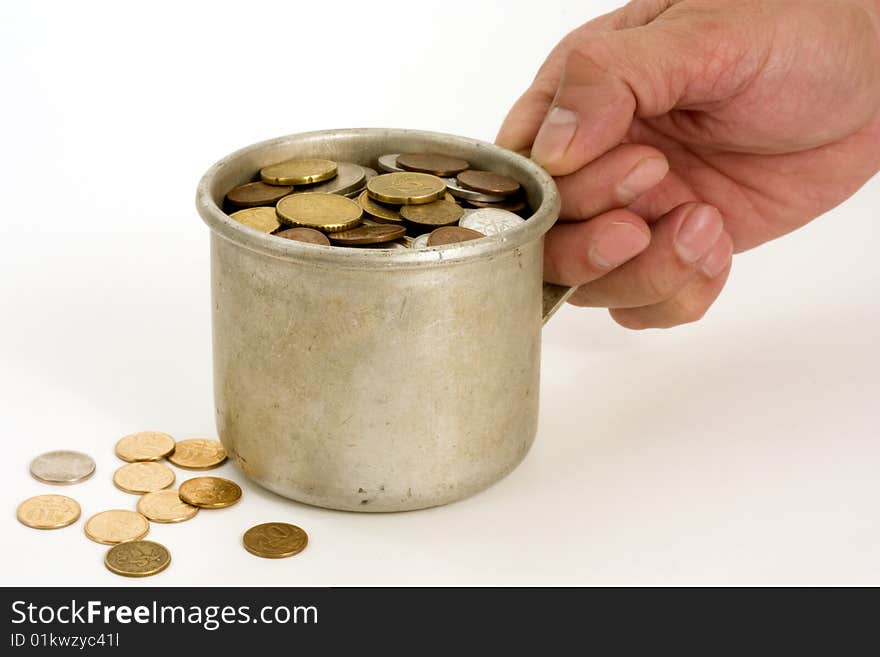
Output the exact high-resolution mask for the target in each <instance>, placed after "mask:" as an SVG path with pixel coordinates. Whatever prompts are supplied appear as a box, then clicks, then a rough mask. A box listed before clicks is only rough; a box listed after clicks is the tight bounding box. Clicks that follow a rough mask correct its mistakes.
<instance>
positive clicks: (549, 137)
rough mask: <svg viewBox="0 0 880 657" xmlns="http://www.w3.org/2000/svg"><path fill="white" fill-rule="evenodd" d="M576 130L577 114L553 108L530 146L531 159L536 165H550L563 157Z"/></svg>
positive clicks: (560, 108)
mask: <svg viewBox="0 0 880 657" xmlns="http://www.w3.org/2000/svg"><path fill="white" fill-rule="evenodd" d="M575 130H577V114H575V113H574V112H572V111H571V110H567V109H564V108H562V107H554V108H553V109H551V110H550V111H549V112H548V113H547V116H546V117H545V118H544V123H543V124H542V125H541V129H540V130H538V134H537V136H536V137H535V143H534V144H532V159H533V160H534V161H535V162H537V163H538V164H552V163H553V162H556V161H557V160H558V159H559V158H561V157H562V156H563V155H565V151H566V149H567V148H568V145H569V144H570V143H571V140H572V139H573V138H574V133H575Z"/></svg>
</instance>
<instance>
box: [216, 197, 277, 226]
mask: <svg viewBox="0 0 880 657" xmlns="http://www.w3.org/2000/svg"><path fill="white" fill-rule="evenodd" d="M282 198H283V197H282ZM229 216H230V217H232V218H233V219H235V220H236V221H237V222H238V223H240V224H244V225H245V226H247V227H248V228H253V229H254V230H258V231H260V232H261V233H272V232H274V231H276V230H278V229H279V228H281V222H280V221H278V215H277V214H275V208H269V207H265V206H260V207H258V208H245V209H244V210H239V211H238V212H233V213H232V214H231V215H229Z"/></svg>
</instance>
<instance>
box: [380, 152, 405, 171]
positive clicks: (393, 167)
mask: <svg viewBox="0 0 880 657" xmlns="http://www.w3.org/2000/svg"><path fill="white" fill-rule="evenodd" d="M398 155H400V153H388V154H387V155H381V156H380V157H379V168H380V169H382V171H385V172H386V173H392V172H394V171H406V169H402V168H401V167H399V166H397V156H398Z"/></svg>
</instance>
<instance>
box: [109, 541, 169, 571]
mask: <svg viewBox="0 0 880 657" xmlns="http://www.w3.org/2000/svg"><path fill="white" fill-rule="evenodd" d="M170 563H171V553H170V552H169V551H168V548H166V547H165V546H164V545H160V544H159V543H155V542H154V541H127V542H125V543H120V544H119V545H114V546H113V547H112V548H110V549H109V550H107V554H106V555H104V565H105V566H107V568H108V569H109V570H111V571H113V572H114V573H116V574H117V575H124V576H125V577H149V576H150V575H155V574H156V573H160V572H162V571H163V570H165V569H166V568H167V567H168V564H170Z"/></svg>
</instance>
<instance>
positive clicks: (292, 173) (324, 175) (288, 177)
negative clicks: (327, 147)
mask: <svg viewBox="0 0 880 657" xmlns="http://www.w3.org/2000/svg"><path fill="white" fill-rule="evenodd" d="M336 169H337V167H336V162H333V161H332V160H319V159H293V160H285V161H284V162H278V163H277V164H270V165H269V166H267V167H263V168H262V169H260V178H261V179H262V180H263V182H264V183H268V184H270V185H310V184H311V183H317V182H323V181H325V180H330V178H333V177H334V176H335V175H336Z"/></svg>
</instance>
